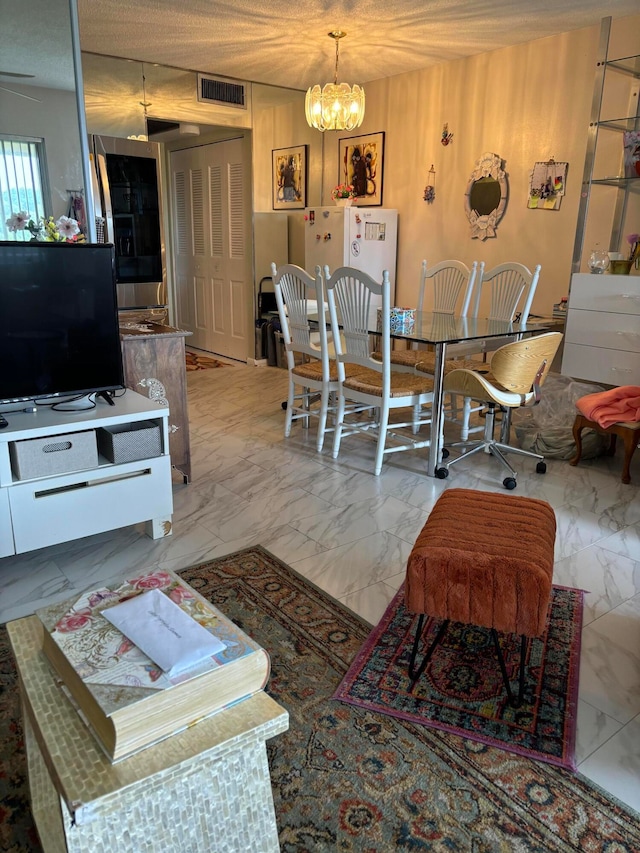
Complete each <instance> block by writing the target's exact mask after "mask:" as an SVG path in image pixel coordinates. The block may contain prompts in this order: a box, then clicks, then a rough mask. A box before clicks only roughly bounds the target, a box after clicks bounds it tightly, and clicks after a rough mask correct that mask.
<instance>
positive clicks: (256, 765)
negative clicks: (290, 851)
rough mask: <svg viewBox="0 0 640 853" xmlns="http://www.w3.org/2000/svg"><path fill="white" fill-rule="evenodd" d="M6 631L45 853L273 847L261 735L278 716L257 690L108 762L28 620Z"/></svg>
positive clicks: (273, 730) (276, 725) (283, 718)
mask: <svg viewBox="0 0 640 853" xmlns="http://www.w3.org/2000/svg"><path fill="white" fill-rule="evenodd" d="M7 630H8V633H9V639H10V641H11V646H12V648H13V652H14V655H15V658H16V662H17V666H18V673H19V679H20V694H21V701H22V711H23V722H24V729H25V741H26V747H27V759H28V770H29V787H30V792H31V808H32V811H33V817H34V820H35V823H36V826H37V829H38V833H39V836H40V841H41V843H42V847H43V849H44V851H45V853H89V851H90V853H113V851H114V850H117V851H119V853H147V851H148V853H157V851H159V850H162V851H163V853H196V851H198V853H202V851H203V850H207V851H216V853H246V851H248V850H252V851H265V853H267V851H278V850H279V849H280V847H279V844H278V833H277V828H276V820H275V812H274V807H273V797H272V793H271V781H270V777H269V766H268V763H267V753H266V746H265V741H267V740H268V739H269V738H271V737H274V736H275V735H278V734H280V733H281V732H283V731H286V729H287V728H288V725H289V716H288V713H287V711H285V709H284V708H282V707H281V706H280V705H278V704H277V703H276V702H274V701H273V699H271V698H270V697H269V696H268V695H267V694H266V693H264V692H263V691H260V692H259V693H257V694H255V695H254V696H252V697H251V698H249V699H245V700H243V701H242V702H239V703H238V704H236V705H235V706H233V707H232V708H230V709H229V710H225V711H220V712H219V713H218V714H215V715H214V716H212V717H210V718H209V719H207V720H203V721H201V722H199V723H198V724H197V725H195V726H192V727H191V728H189V729H187V730H185V731H183V732H180V733H178V734H176V735H174V736H173V737H170V738H168V739H166V740H164V741H162V742H161V743H159V744H156V745H155V746H151V747H148V748H147V749H144V750H142V751H141V752H139V753H137V754H136V755H133V756H131V757H130V758H126V759H123V760H122V761H120V762H118V763H116V764H112V763H111V762H110V761H109V759H108V758H107V757H106V755H105V754H104V752H103V751H102V749H101V747H100V746H99V745H98V743H97V741H96V740H95V739H94V737H93V735H92V734H91V733H90V732H89V730H88V729H87V727H86V726H85V724H84V723H83V722H82V720H81V719H80V716H79V715H78V713H77V711H76V710H75V709H74V708H73V707H72V705H71V704H70V702H69V701H68V700H67V699H66V697H65V696H64V694H63V693H62V691H61V689H60V687H59V684H58V682H57V681H56V680H55V678H54V675H53V673H52V671H51V669H50V668H49V665H48V663H47V661H46V659H45V657H44V655H43V654H42V651H41V648H42V633H41V632H42V627H41V623H40V621H39V619H38V618H37V617H34V616H30V617H27V618H25V619H18V620H15V621H14V622H10V623H9V624H8V625H7Z"/></svg>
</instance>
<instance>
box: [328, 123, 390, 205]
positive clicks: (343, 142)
mask: <svg viewBox="0 0 640 853" xmlns="http://www.w3.org/2000/svg"><path fill="white" fill-rule="evenodd" d="M338 146H339V148H338V161H339V166H338V169H339V172H338V183H339V184H351V186H352V187H353V189H354V191H355V194H356V198H355V199H354V200H353V203H354V204H358V205H362V206H376V205H380V204H382V169H383V164H384V132H383V131H380V132H379V133H368V134H365V135H364V136H350V137H347V138H346V139H339V140H338Z"/></svg>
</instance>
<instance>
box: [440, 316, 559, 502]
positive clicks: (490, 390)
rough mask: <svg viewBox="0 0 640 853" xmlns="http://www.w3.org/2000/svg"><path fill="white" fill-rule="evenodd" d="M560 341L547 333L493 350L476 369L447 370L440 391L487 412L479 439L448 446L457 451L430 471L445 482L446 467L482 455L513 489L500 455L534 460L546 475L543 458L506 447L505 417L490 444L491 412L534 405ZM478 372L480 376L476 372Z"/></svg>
mask: <svg viewBox="0 0 640 853" xmlns="http://www.w3.org/2000/svg"><path fill="white" fill-rule="evenodd" d="M561 340H562V334H561V333H560V332H547V333H545V334H542V335H537V336H535V337H532V338H525V339H523V340H521V341H514V342H512V343H509V344H505V345H504V346H503V347H500V349H498V350H496V352H495V353H494V355H493V358H492V359H491V364H490V365H486V366H485V367H483V365H479V366H478V369H476V370H468V369H461V370H453V371H451V373H448V374H446V375H445V378H444V389H445V391H448V392H449V393H451V394H460V395H461V396H463V397H465V398H470V399H471V400H477V401H479V402H481V403H483V404H484V405H486V406H487V413H486V420H485V426H484V436H483V438H482V439H480V440H476V441H470V440H466V441H459V442H455V443H454V444H451V445H449V447H450V448H455V447H462V448H463V452H462V453H461V455H460V456H457V457H456V458H455V459H452V460H450V461H446V462H445V463H444V464H443V465H442V466H441V467H439V468H438V469H437V470H436V476H437V477H439V478H440V479H445V478H446V477H448V476H449V470H450V468H452V467H453V466H454V465H456V464H457V463H458V462H460V460H462V459H466V458H467V457H468V456H472V455H473V454H474V453H479V452H480V451H483V450H484V451H486V452H487V453H490V454H491V455H492V456H495V458H496V459H497V460H498V461H499V462H500V463H501V464H502V465H503V466H504V467H505V468H506V469H507V470H508V471H509V476H508V477H505V479H504V480H503V481H502V484H503V486H504V487H505V489H515V487H516V477H517V473H516V471H515V469H514V468H512V467H511V465H510V464H509V462H508V461H507V459H506V458H505V454H506V453H516V454H518V455H520V456H529V457H532V458H534V459H537V460H538V465H537V467H536V471H537V472H538V473H539V474H544V472H545V471H546V470H547V466H546V464H545V462H544V456H542V455H540V454H539V453H531V452H530V451H528V450H523V449H522V448H520V447H513V446H512V445H510V444H508V443H507V442H508V438H509V436H508V434H504V433H508V426H509V419H508V418H504V419H503V423H502V429H501V435H500V441H496V440H495V439H494V428H495V410H496V407H498V408H500V407H502V408H504V409H515V408H518V407H520V406H535V405H536V403H538V402H539V401H540V388H541V386H542V384H543V383H544V380H545V379H546V377H547V373H548V372H549V368H550V366H551V362H552V361H553V357H554V355H555V354H556V351H557V349H558V347H559V346H560V341H561ZM483 370H486V372H482V371H483ZM447 449H448V448H447Z"/></svg>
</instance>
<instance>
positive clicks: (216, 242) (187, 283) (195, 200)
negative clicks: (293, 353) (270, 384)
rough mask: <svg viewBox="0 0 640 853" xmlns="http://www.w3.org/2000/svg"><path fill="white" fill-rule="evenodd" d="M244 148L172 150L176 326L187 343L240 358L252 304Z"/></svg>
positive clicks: (237, 142)
mask: <svg viewBox="0 0 640 853" xmlns="http://www.w3.org/2000/svg"><path fill="white" fill-rule="evenodd" d="M244 150H245V149H244V141H243V139H230V140H225V141H222V142H213V143H210V144H205V145H199V146H196V147H193V148H186V149H182V150H178V151H172V152H171V153H170V172H171V187H172V193H171V196H172V198H171V206H172V216H173V223H174V229H173V233H174V236H173V258H174V273H175V274H174V282H175V291H176V319H177V324H178V326H180V328H182V329H186V330H188V331H190V332H192V333H193V336H192V337H191V338H189V339H188V344H189V345H190V346H193V347H196V348H198V349H202V350H206V351H207V352H211V353H214V354H217V355H222V356H226V357H227V358H233V359H238V360H241V361H246V359H247V356H248V355H249V342H250V336H249V333H248V330H249V325H250V324H249V320H250V317H249V315H250V313H251V310H252V307H253V303H252V301H250V297H251V294H252V279H251V265H250V263H249V260H250V255H251V231H250V228H249V227H248V222H250V220H249V217H248V210H247V199H248V198H249V192H248V190H249V169H248V167H247V164H246V162H245V154H244ZM251 346H252V347H253V340H252V336H251ZM251 351H252V350H251Z"/></svg>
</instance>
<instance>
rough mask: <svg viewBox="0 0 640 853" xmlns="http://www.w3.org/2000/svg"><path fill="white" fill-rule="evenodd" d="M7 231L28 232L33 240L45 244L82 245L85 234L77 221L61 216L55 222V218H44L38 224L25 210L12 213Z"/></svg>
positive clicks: (7, 223)
mask: <svg viewBox="0 0 640 853" xmlns="http://www.w3.org/2000/svg"><path fill="white" fill-rule="evenodd" d="M6 225H7V229H8V230H9V231H11V232H12V233H15V232H16V231H28V232H29V233H30V234H31V239H32V240H38V241H39V242H43V243H82V242H84V234H83V233H82V232H81V231H80V226H79V225H78V222H77V221H76V220H75V219H71V217H69V216H61V217H60V218H59V219H56V220H54V218H53V216H48V217H46V216H42V217H40V219H39V220H38V221H37V222H36V221H35V220H34V219H33V218H32V217H31V216H30V214H28V213H27V212H26V211H25V210H21V211H19V212H18V213H12V214H11V216H10V217H9V218H8V219H7V220H6Z"/></svg>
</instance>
